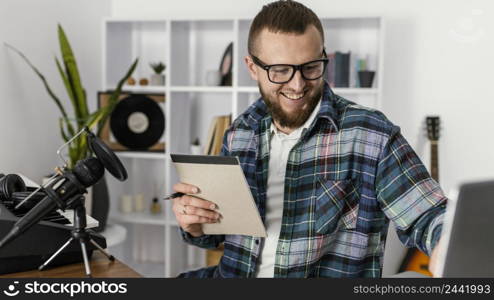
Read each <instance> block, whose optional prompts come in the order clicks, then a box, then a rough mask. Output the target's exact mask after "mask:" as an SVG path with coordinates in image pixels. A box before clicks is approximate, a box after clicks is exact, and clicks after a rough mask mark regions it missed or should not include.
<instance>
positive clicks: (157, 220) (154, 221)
mask: <svg viewBox="0 0 494 300" xmlns="http://www.w3.org/2000/svg"><path fill="white" fill-rule="evenodd" d="M110 220H112V221H113V222H121V223H131V224H146V225H160V226H164V225H176V224H177V222H176V221H175V220H166V217H165V214H164V213H161V214H159V215H152V214H150V213H147V212H134V213H127V214H124V213H115V214H111V215H110Z"/></svg>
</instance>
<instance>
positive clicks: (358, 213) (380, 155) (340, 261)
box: [182, 85, 447, 277]
mask: <svg viewBox="0 0 494 300" xmlns="http://www.w3.org/2000/svg"><path fill="white" fill-rule="evenodd" d="M271 122H272V119H271V116H270V114H269V113H268V111H267V108H266V105H265V103H264V101H263V100H262V99H259V100H258V101H256V102H255V103H254V104H253V105H251V106H250V107H249V108H248V109H247V111H246V112H245V113H244V114H242V115H241V116H239V117H238V118H237V119H236V120H235V121H234V123H233V125H232V126H231V128H230V129H229V130H228V132H227V133H226V134H225V138H224V145H223V149H222V154H223V155H230V156H238V157H239V160H240V163H241V166H242V169H243V171H244V174H245V177H246V179H247V182H248V184H249V186H250V189H251V191H252V195H253V196H254V199H255V201H256V205H257V207H258V209H259V213H260V215H261V217H262V218H263V220H264V218H265V208H266V190H267V186H266V185H267V178H268V172H269V170H268V166H269V153H270V151H269V145H270V138H271V133H270V130H269V129H270V125H271ZM232 196H234V195H232ZM446 200H447V199H446V197H445V196H444V194H443V192H442V190H441V188H440V187H439V185H438V184H437V183H436V182H435V181H434V180H433V179H432V178H431V177H430V175H429V173H428V172H427V170H426V168H425V167H424V165H423V164H422V162H421V161H420V159H419V158H418V156H417V155H416V154H415V152H414V151H413V149H412V148H411V147H410V145H409V144H408V143H407V141H406V140H405V139H404V138H403V136H402V135H401V134H400V129H399V127H397V126H395V125H393V124H392V123H391V122H390V121H389V120H388V119H387V118H386V117H385V116H384V115H383V114H382V113H381V112H379V111H376V110H372V109H369V108H366V107H362V106H359V105H356V104H355V103H353V102H350V101H348V100H346V99H343V98H342V97H340V96H337V95H335V94H333V92H332V91H331V89H330V88H329V87H328V86H327V85H325V88H324V93H323V97H322V100H321V106H320V110H319V112H318V114H317V116H316V118H315V120H314V121H313V122H312V124H311V125H310V127H309V129H308V130H304V132H303V133H302V136H301V138H300V140H299V141H298V143H297V144H296V145H295V146H294V147H293V148H292V149H291V151H290V154H289V157H288V163H287V167H286V175H285V191H284V204H283V205H284V206H283V218H282V225H281V232H280V236H279V241H278V246H277V250H276V258H275V269H274V275H275V277H380V276H381V272H382V264H383V254H384V253H383V252H384V244H385V241H386V235H387V230H388V225H389V220H391V221H393V222H394V224H395V225H396V228H397V233H398V236H399V238H400V240H401V241H402V242H403V243H404V244H405V245H406V246H407V247H417V248H419V249H420V250H422V251H423V252H425V253H427V254H430V252H431V250H432V249H433V247H434V246H435V244H436V242H437V240H438V239H439V236H440V233H441V225H442V216H443V213H444V210H445V206H446ZM182 235H183V237H184V239H185V241H187V242H189V243H191V244H194V245H197V246H199V247H203V248H215V247H217V246H218V245H219V244H220V243H222V242H224V246H225V251H224V254H223V256H222V258H221V261H220V264H219V265H218V266H215V267H209V268H205V269H200V270H197V271H192V272H188V273H186V274H183V275H182V276H184V277H255V274H256V267H257V265H258V264H259V262H258V260H259V257H260V253H261V251H262V247H263V239H262V238H255V237H251V236H242V235H204V236H202V237H199V238H192V237H191V236H190V235H189V234H187V233H185V232H182Z"/></svg>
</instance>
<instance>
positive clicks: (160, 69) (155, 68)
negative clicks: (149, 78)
mask: <svg viewBox="0 0 494 300" xmlns="http://www.w3.org/2000/svg"><path fill="white" fill-rule="evenodd" d="M149 65H150V66H151V68H152V69H153V71H154V73H156V74H161V72H163V71H164V70H165V69H166V66H165V65H164V64H163V63H162V62H161V61H160V62H157V63H150V64H149Z"/></svg>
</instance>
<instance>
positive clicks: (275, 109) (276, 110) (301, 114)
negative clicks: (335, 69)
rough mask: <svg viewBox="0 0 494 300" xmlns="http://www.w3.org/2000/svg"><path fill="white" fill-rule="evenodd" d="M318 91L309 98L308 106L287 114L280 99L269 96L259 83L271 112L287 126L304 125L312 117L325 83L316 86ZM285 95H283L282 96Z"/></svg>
mask: <svg viewBox="0 0 494 300" xmlns="http://www.w3.org/2000/svg"><path fill="white" fill-rule="evenodd" d="M314 89H315V91H316V93H315V95H314V96H313V97H311V98H309V101H308V102H307V107H306V108H303V109H302V110H300V111H296V112H294V113H292V114H287V113H286V112H284V111H283V108H282V107H281V105H280V103H279V102H278V99H273V98H271V97H269V96H268V95H267V94H266V93H265V92H264V91H263V90H262V87H261V85H259V91H260V92H261V96H262V98H263V100H264V103H266V106H267V107H268V111H269V112H270V113H271V117H273V119H274V120H276V122H277V123H278V124H279V125H280V126H281V127H285V128H292V129H293V128H299V127H300V126H302V125H304V123H305V122H306V121H307V119H308V118H309V117H310V115H311V113H312V111H313V110H314V108H315V107H316V106H317V103H318V102H319V100H320V99H321V95H322V91H323V85H322V84H321V86H320V87H315V88H314ZM280 97H283V96H280Z"/></svg>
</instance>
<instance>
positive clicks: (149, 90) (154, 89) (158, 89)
mask: <svg viewBox="0 0 494 300" xmlns="http://www.w3.org/2000/svg"><path fill="white" fill-rule="evenodd" d="M113 89H115V88H113ZM110 90H111V88H110ZM122 91H123V92H132V93H145V94H163V93H165V92H166V87H165V86H157V85H145V86H142V85H124V86H123V87H122Z"/></svg>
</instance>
